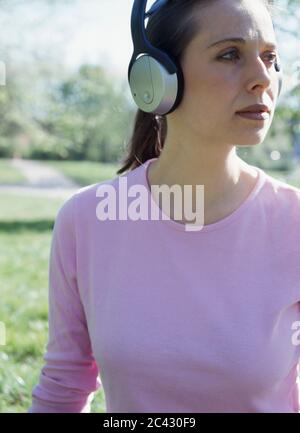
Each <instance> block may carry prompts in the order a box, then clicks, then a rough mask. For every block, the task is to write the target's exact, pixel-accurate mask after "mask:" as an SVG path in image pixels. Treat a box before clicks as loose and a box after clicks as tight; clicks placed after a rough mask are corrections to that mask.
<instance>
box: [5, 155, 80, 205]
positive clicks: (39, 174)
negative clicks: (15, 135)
mask: <svg viewBox="0 0 300 433" xmlns="http://www.w3.org/2000/svg"><path fill="white" fill-rule="evenodd" d="M10 163H11V165H12V167H15V168H17V169H18V170H20V171H21V173H22V174H23V176H24V177H25V178H26V181H25V182H24V183H23V184H22V185H0V192H9V193H14V194H27V195H40V196H45V195H46V196H47V197H49V196H50V197H63V198H67V197H69V196H71V195H72V194H73V193H74V192H76V191H77V190H78V189H79V188H81V186H79V185H78V184H76V183H75V182H73V181H72V180H71V179H69V178H67V177H66V176H64V175H63V174H61V173H60V172H58V171H57V170H56V169H55V168H52V167H49V166H47V165H46V164H45V165H44V164H43V163H40V162H39V161H34V160H28V159H19V158H15V159H11V161H10Z"/></svg>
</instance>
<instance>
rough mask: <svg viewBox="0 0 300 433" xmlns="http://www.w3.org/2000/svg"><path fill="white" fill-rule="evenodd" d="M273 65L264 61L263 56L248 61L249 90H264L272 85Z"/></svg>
mask: <svg viewBox="0 0 300 433" xmlns="http://www.w3.org/2000/svg"><path fill="white" fill-rule="evenodd" d="M272 68H274V66H273V65H271V66H269V67H268V65H267V64H266V63H264V61H263V59H262V58H261V57H257V58H256V59H254V60H253V61H251V62H249V63H248V77H250V78H249V80H248V84H247V89H248V92H250V93H251V92H263V91H265V90H267V89H268V88H270V87H271V84H272V74H271V70H272Z"/></svg>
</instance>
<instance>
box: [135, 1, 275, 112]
mask: <svg viewBox="0 0 300 433" xmlns="http://www.w3.org/2000/svg"><path fill="white" fill-rule="evenodd" d="M168 1H169V0H157V1H156V2H155V3H154V4H153V6H152V7H151V9H150V10H149V11H148V12H147V13H146V5H147V0H134V4H133V8H132V14H131V35H132V41H133V46H134V51H133V55H132V57H131V60H130V63H129V67H128V82H129V86H130V91H131V94H132V97H133V99H134V101H135V103H136V105H137V106H138V107H139V108H140V109H141V110H142V111H144V112H146V113H153V114H157V115H161V116H162V115H165V114H169V113H172V111H174V110H175V109H176V108H177V107H178V105H179V104H180V102H181V100H182V97H183V90H184V77H183V72H182V69H181V66H180V64H179V63H178V62H177V60H176V59H175V58H174V57H173V56H171V55H170V54H167V53H166V52H164V51H162V50H160V49H158V48H155V47H154V46H153V45H152V44H151V43H150V42H149V40H148V39H147V37H146V32H145V19H146V18H148V17H149V16H151V15H153V14H154V13H155V12H156V11H158V10H159V9H160V8H161V7H162V6H164V5H165V4H166V3H167V2H168ZM275 70H276V71H277V72H279V73H280V74H279V86H278V97H279V95H280V92H281V88H282V80H283V77H282V72H280V70H281V67H280V63H279V61H278V58H277V60H276V62H275Z"/></svg>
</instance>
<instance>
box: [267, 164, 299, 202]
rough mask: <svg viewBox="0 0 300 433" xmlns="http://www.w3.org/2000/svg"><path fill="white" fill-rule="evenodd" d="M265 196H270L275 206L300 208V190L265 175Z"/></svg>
mask: <svg viewBox="0 0 300 433" xmlns="http://www.w3.org/2000/svg"><path fill="white" fill-rule="evenodd" d="M263 173H264V176H265V185H264V186H265V188H264V190H265V195H266V196H269V197H270V198H271V199H272V200H273V201H274V202H275V204H278V205H280V204H281V205H282V207H283V208H284V206H289V207H290V206H292V207H296V208H299V206H300V189H299V188H297V187H296V186H293V185H290V184H289V183H286V182H284V181H281V180H279V179H275V178H274V177H273V176H271V175H269V174H267V173H265V172H263Z"/></svg>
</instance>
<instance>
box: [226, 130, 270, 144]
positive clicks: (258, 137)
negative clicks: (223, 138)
mask: <svg viewBox="0 0 300 433" xmlns="http://www.w3.org/2000/svg"><path fill="white" fill-rule="evenodd" d="M267 132H268V131H262V130H259V131H256V132H252V133H249V134H247V136H245V135H244V136H243V137H240V138H239V139H235V140H234V142H235V143H238V144H237V146H238V147H243V146H257V145H259V144H261V143H263V141H264V139H265V138H266V135H267Z"/></svg>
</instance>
